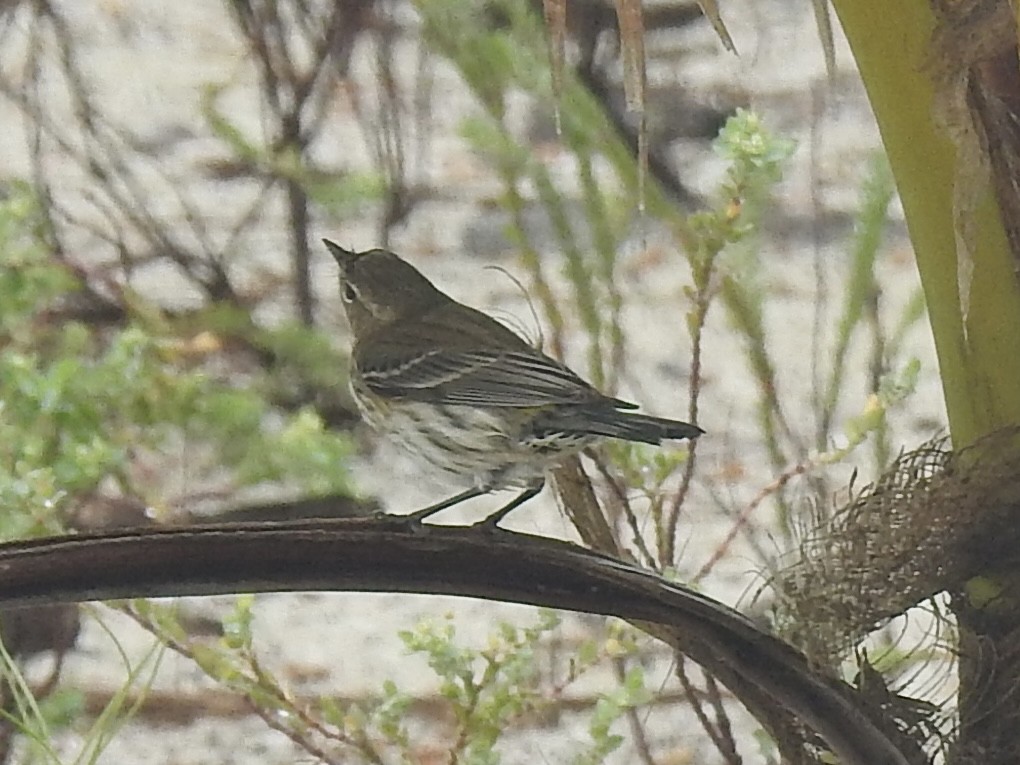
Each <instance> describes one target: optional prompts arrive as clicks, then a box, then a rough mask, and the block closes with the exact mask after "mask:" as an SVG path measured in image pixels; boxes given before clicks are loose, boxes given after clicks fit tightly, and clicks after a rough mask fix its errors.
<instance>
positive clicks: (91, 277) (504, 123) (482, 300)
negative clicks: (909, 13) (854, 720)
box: [0, 0, 948, 765]
mask: <svg viewBox="0 0 1020 765" xmlns="http://www.w3.org/2000/svg"><path fill="white" fill-rule="evenodd" d="M722 14H723V18H724V20H725V22H726V25H727V27H728V29H729V32H730V34H731V36H732V39H733V43H734V45H735V47H736V54H734V53H732V52H729V51H727V50H726V48H725V46H724V45H723V43H722V42H721V41H720V39H719V37H718V36H717V34H716V32H715V31H714V30H713V28H712V25H711V24H710V23H709V22H708V21H707V20H706V19H705V18H704V17H703V15H702V13H701V11H700V9H699V7H698V5H697V4H696V3H694V2H686V1H685V0H664V1H663V2H655V3H646V4H645V26H646V37H645V48H646V53H647V58H648V61H647V66H648V70H647V77H648V89H647V95H646V104H645V111H644V113H639V112H637V111H635V110H633V109H628V102H627V97H626V94H625V89H624V79H625V78H624V71H623V65H622V64H621V43H620V38H619V33H618V31H617V22H616V15H615V12H614V9H613V6H612V4H611V3H608V2H599V1H597V0H572V2H570V3H568V4H567V20H568V21H567V38H566V46H565V53H566V56H565V68H564V71H563V74H562V81H561V82H560V83H559V84H558V86H555V87H554V82H555V81H556V80H557V79H559V78H556V77H554V76H553V72H552V71H551V68H550V63H549V47H548V42H547V34H546V27H545V23H544V19H543V11H542V8H541V5H540V4H539V3H537V2H526V1H525V0H493V1H492V2H477V3H471V2H463V1H462V0H417V2H401V1H399V0H334V1H331V2H326V1H325V0H323V1H322V2H317V1H315V0H249V1H246V2H244V1H241V0H232V1H228V0H223V1H221V2H199V1H198V0H179V1H178V2H175V3H163V2H156V1H155V0H135V1H134V2H127V0H103V1H102V2H97V3H75V2H60V1H58V0H35V1H32V2H30V1H29V0H25V1H24V2H17V1H14V2H6V3H3V4H2V5H0V124H2V125H3V126H4V131H5V132H4V136H3V140H2V141H0V351H2V355H0V507H2V510H0V524H2V531H3V534H4V538H8V539H9V538H18V537H24V536H33V535H40V534H45V533H56V532H62V531H66V530H73V529H90V528H102V527H108V526H113V525H139V524H182V523H187V522H191V521H194V520H196V519H204V518H208V517H213V516H215V517H226V518H247V519H262V518H274V517H299V516H319V515H322V514H329V515H354V514H363V513H368V512H372V511H374V510H377V509H380V508H381V509H384V510H386V511H389V512H398V513H402V512H409V511H412V510H414V509H417V508H420V507H423V506H425V505H426V504H428V503H430V502H432V501H434V500H435V499H438V498H440V497H442V496H444V495H445V493H446V488H445V487H443V485H442V484H438V483H434V479H433V477H431V476H427V475H421V474H419V473H418V472H417V468H416V467H415V466H414V465H413V464H411V463H408V462H407V461H406V459H405V458H404V457H403V456H402V455H401V454H399V453H398V452H396V451H394V450H392V449H391V448H390V447H388V446H387V445H386V444H385V443H379V442H378V441H377V439H376V438H375V436H373V435H372V434H371V433H369V432H368V431H366V430H365V429H364V428H363V427H362V426H361V424H360V423H359V420H358V416H357V414H356V412H355V411H354V409H353V407H352V403H351V399H350V397H349V395H348V393H347V387H346V386H347V379H346V374H347V373H346V353H347V350H348V348H349V338H348V333H347V327H346V325H345V323H344V320H343V317H342V312H341V310H340V304H339V300H338V296H337V294H336V272H335V264H334V263H333V261H332V259H331V258H329V256H328V254H327V253H326V251H325V250H324V248H323V247H322V246H321V244H320V242H319V240H320V239H321V238H322V237H329V238H330V239H333V240H335V241H337V242H338V243H340V244H342V245H343V246H345V247H350V248H354V249H368V248H371V247H377V246H381V247H388V248H391V249H393V250H395V251H396V252H398V253H399V254H401V255H402V256H403V257H405V258H406V259H408V260H409V261H410V262H412V263H413V264H414V265H415V266H416V267H417V268H419V269H420V270H421V271H422V272H424V273H425V274H426V275H427V276H428V277H429V278H430V279H432V280H433V281H434V282H435V283H436V284H437V286H439V287H440V288H441V289H443V290H444V291H446V292H448V293H450V294H451V295H453V296H454V297H456V298H457V299H458V300H461V301H462V302H466V303H468V304H470V305H473V306H475V307H478V308H481V309H484V310H486V311H487V312H489V313H490V314H492V315H494V316H496V317H497V318H499V319H501V320H503V321H505V322H506V323H507V324H508V325H509V326H511V327H512V328H514V329H515V330H517V331H519V332H521V333H522V334H523V335H525V336H527V337H529V338H530V339H532V340H534V341H536V342H541V343H542V345H543V348H544V349H545V350H546V352H548V353H551V354H553V355H556V356H558V357H560V358H562V359H564V360H565V361H566V362H567V363H568V364H570V365H571V366H572V367H573V368H574V369H576V370H577V371H578V372H579V373H581V374H582V375H584V376H585V377H587V378H588V379H590V380H592V381H593V382H594V383H595V384H596V385H597V386H598V387H599V388H600V389H602V390H603V391H605V392H607V393H611V394H613V395H619V396H621V397H623V398H626V399H628V400H633V401H636V402H640V403H641V405H642V406H643V407H644V408H645V409H646V410H648V411H651V412H653V413H656V414H660V415H663V416H671V417H676V418H679V419H691V418H695V419H696V421H697V422H698V423H699V424H700V425H701V426H702V427H703V428H705V430H706V431H707V435H706V436H705V437H704V438H702V439H701V440H700V442H699V444H698V447H697V454H696V458H695V457H694V456H692V455H691V454H689V453H688V451H687V449H686V447H685V446H677V447H669V448H665V449H663V450H653V449H646V448H644V447H639V446H634V445H619V444H610V445H607V446H606V447H605V448H602V449H599V450H597V451H594V452H592V453H590V454H588V455H586V458H585V466H586V469H587V472H588V474H589V476H590V477H591V479H592V481H593V483H594V485H595V488H596V491H597V493H598V496H599V497H600V498H601V499H602V501H603V507H604V510H605V513H606V516H607V519H608V520H609V523H610V526H611V527H612V529H613V530H614V533H615V534H616V535H617V536H618V539H619V541H620V543H621V544H622V545H623V546H624V547H625V548H626V549H627V550H629V551H630V552H631V554H632V555H633V556H634V558H635V559H636V560H638V561H639V562H641V563H643V564H645V565H648V566H651V567H654V568H657V569H659V570H661V571H666V572H669V573H670V574H671V575H674V576H676V577H677V578H679V579H680V580H681V581H684V582H689V583H693V584H695V585H696V586H698V587H699V588H703V589H704V591H706V592H707V593H709V594H711V595H712V596H713V597H716V598H718V599H720V600H722V601H724V602H726V603H729V604H732V605H735V606H737V607H739V608H741V609H742V610H745V611H747V612H749V613H751V614H753V615H754V616H755V618H757V619H760V620H761V622H762V624H766V625H770V626H772V627H775V628H776V629H780V630H786V633H785V634H793V633H796V631H797V625H796V624H792V623H791V622H792V621H795V614H794V612H793V611H786V612H784V611H783V606H782V600H783V599H782V597H781V593H780V594H778V595H777V593H776V592H775V591H774V589H773V588H770V587H769V586H768V584H769V582H770V581H771V580H772V577H773V574H774V572H775V571H776V570H777V569H778V568H779V567H781V566H782V565H783V562H784V560H786V559H787V556H788V555H789V553H790V552H791V551H795V550H796V549H797V548H798V545H799V544H800V541H801V540H802V539H803V538H804V533H805V530H806V529H809V528H811V527H812V526H813V524H815V523H816V522H818V520H819V518H822V517H825V516H826V515H827V514H828V513H829V512H830V511H831V510H832V509H833V508H834V507H836V506H837V505H838V504H839V503H840V502H843V501H845V500H846V499H847V497H848V489H847V487H848V486H849V485H851V484H852V480H856V482H857V483H858V484H862V483H867V482H868V481H871V480H872V479H873V478H875V477H876V476H877V475H878V474H879V473H880V472H881V471H882V470H883V469H884V468H886V467H887V466H888V465H889V464H890V462H891V461H892V460H893V459H894V458H895V456H896V455H897V453H898V452H899V450H900V449H901V448H902V447H904V446H915V445H917V444H920V443H922V442H924V441H926V440H928V439H930V438H933V437H937V436H938V435H939V434H940V433H941V432H942V431H943V429H944V427H945V411H944V405H943V403H942V396H941V389H940V386H939V380H938V370H937V367H936V362H935V356H934V350H933V347H932V343H931V338H930V332H929V330H928V325H927V322H926V321H925V320H924V318H925V308H924V301H923V297H922V294H921V291H920V288H919V284H918V278H917V272H916V267H915V265H914V262H913V256H912V253H911V251H910V246H909V243H908V241H907V239H906V233H905V226H904V223H903V219H902V211H901V210H900V208H899V205H898V202H897V200H896V198H895V195H894V192H893V189H892V181H891V176H890V172H889V170H888V167H887V165H886V163H885V160H884V157H883V155H882V153H881V150H880V145H879V139H878V134H877V130H876V128H875V125H874V122H873V119H872V117H871V114H870V111H869V108H868V104H867V100H866V97H865V94H864V91H863V88H862V86H861V84H860V81H859V79H858V76H857V74H856V71H855V69H854V66H853V61H852V59H851V57H850V55H849V52H848V49H847V47H846V44H845V42H844V41H843V40H842V39H841V38H840V37H839V33H838V30H837V32H836V39H835V47H834V49H833V50H832V51H831V60H830V62H829V66H828V68H827V65H826V52H825V48H824V46H823V44H822V43H821V42H820V39H819V31H818V30H819V17H818V15H817V14H816V9H815V7H813V5H812V4H811V3H809V2H808V1H807V0H800V1H799V2H789V1H788V0H758V2H754V3H724V4H723V7H722ZM823 26H824V25H823ZM642 126H643V127H642ZM643 128H644V130H645V133H644V135H642V129H643ZM642 148H646V149H647V158H648V162H647V167H642V166H641V163H640V162H639V161H638V156H639V153H640V152H639V150H640V149H642ZM852 477H853V478H852ZM499 499H500V498H498V497H487V498H481V499H479V500H477V501H476V502H474V503H472V504H471V505H468V506H465V507H464V508H463V509H461V508H457V509H456V510H453V511H450V512H449V513H446V514H444V515H443V516H442V517H441V518H440V519H437V520H438V521H439V522H443V523H458V522H469V521H471V520H473V519H475V518H480V517H483V516H484V515H485V513H486V511H491V510H492V509H493V508H495V507H496V506H498V505H497V503H498V502H499ZM506 525H507V526H509V527H511V528H515V529H520V530H523V531H528V532H533V533H541V534H547V535H551V536H557V537H562V538H567V539H572V540H576V539H577V538H578V535H577V532H576V530H575V529H574V527H573V526H572V525H571V523H570V522H569V521H568V520H567V518H566V516H565V515H564V513H563V512H562V510H561V509H560V508H559V507H558V505H557V503H556V501H555V498H554V497H553V496H552V493H551V492H550V491H547V492H545V493H544V494H543V495H542V497H540V498H539V500H537V501H535V502H533V503H531V504H529V505H528V506H526V507H525V508H523V509H521V510H520V511H518V512H516V513H515V514H514V515H513V516H511V517H510V518H509V519H508V521H507V523H506ZM784 620H785V621H784ZM801 626H802V625H801ZM933 630H934V628H933V627H932V622H931V620H930V619H926V618H924V617H923V615H922V616H918V617H916V618H914V619H913V620H909V621H908V620H902V621H900V622H897V623H896V624H895V626H894V627H889V628H887V632H886V633H884V635H883V634H879V635H878V636H877V637H875V638H874V639H875V640H876V641H877V644H879V645H883V644H884V645H889V644H896V645H897V646H900V647H901V649H902V655H903V657H904V661H905V662H906V664H907V665H910V662H911V661H912V659H911V658H910V657H911V656H915V655H917V654H916V653H914V652H913V648H912V647H914V646H917V645H926V646H929V647H930V648H931V651H930V652H929V653H928V654H927V655H926V658H927V659H928V660H929V662H930V663H929V664H928V667H929V671H926V672H909V671H907V669H905V670H904V672H905V674H907V675H909V682H910V683H911V684H912V688H913V690H914V691H915V692H916V693H918V694H919V695H921V696H926V697H931V698H932V699H934V700H935V701H941V700H942V696H944V695H946V694H947V693H948V690H947V683H946V676H945V674H944V673H945V671H946V670H945V667H944V664H943V663H942V662H940V661H939V658H940V657H939V655H938V652H937V650H936V649H935V648H934V647H932V646H934V645H935V644H936V643H937V642H938V640H937V634H936V632H935V631H933ZM3 636H4V640H5V644H6V647H7V651H8V652H9V653H10V655H11V657H10V658H11V661H9V662H7V663H6V670H5V674H4V681H3V703H4V705H5V710H6V712H7V713H8V714H9V715H10V719H9V720H7V721H6V722H3V723H0V761H3V762H61V763H69V762H100V763H125V762H147V763H167V764H168V765H169V764H170V763H174V764H175V765H184V764H185V763H208V762H218V763H219V762H222V763H261V764H263V765H271V764H273V763H284V762H287V763H291V762H320V761H321V762H330V763H332V762H337V763H339V762H343V763H353V762H369V763H389V762H413V763H431V762H464V763H490V762H497V761H501V762H504V763H523V762H534V761H536V760H539V761H543V762H571V763H574V762H576V763H597V762H603V761H605V762H613V763H623V762H645V763H662V764H663V765H667V764H671V765H680V764H681V763H688V762H690V763H694V762H699V763H700V762H727V763H729V762H734V763H735V762H739V761H744V762H771V761H777V757H778V755H777V751H776V748H775V745H774V744H773V743H772V742H771V741H770V740H769V739H768V737H767V736H765V735H764V734H763V733H762V731H761V729H760V727H759V725H758V723H756V721H755V720H754V719H753V718H751V717H750V716H749V715H747V714H746V713H745V712H744V711H743V709H742V708H741V707H740V706H739V705H738V704H737V703H735V702H734V701H733V699H731V698H730V697H729V696H728V692H727V691H726V690H725V689H724V688H721V687H720V686H719V685H718V684H716V683H715V681H714V680H713V679H712V678H711V677H709V676H706V675H704V674H703V673H701V672H700V671H699V670H698V668H697V667H696V666H694V665H686V664H684V663H683V662H682V661H680V662H678V661H677V659H676V658H675V657H674V656H672V654H670V653H669V652H668V651H667V650H666V649H665V648H664V647H662V646H659V645H658V644H656V643H655V642H654V641H653V640H652V639H651V638H648V637H647V636H644V635H643V634H642V633H640V632H638V631H637V630H635V629H634V628H633V627H631V626H629V625H626V624H623V623H620V622H617V621H614V620H611V619H604V618H601V617H592V616H583V615H577V614H558V613H545V612H538V611H536V610H535V609H532V608H526V607H519V606H509V605H498V604H493V603H482V602H472V601H464V600H456V599H452V598H440V597H423V596H404V595H388V596H382V595H361V594H337V595H330V594H323V593H315V594H293V595H262V596H258V597H256V598H251V597H247V596H241V597H238V598H207V599H197V598H195V599H181V600H179V601H174V602H158V603H134V604H119V605H109V606H107V605H99V604H91V605H88V606H85V607H82V608H81V609H78V608H75V607H67V608H53V609H48V610H45V611H44V612H41V613H40V612H38V611H35V612H33V613H31V614H26V613H23V612H11V613H10V614H7V615H5V617H4V619H3ZM883 641H884V642H883ZM903 646H907V648H903ZM933 658H934V659H935V661H934V662H932V659H933ZM943 658H945V657H943ZM932 666H934V667H935V669H934V672H932V671H930V670H931V667H932ZM910 667H912V665H910ZM836 671H839V670H838V666H837V668H836ZM933 677H934V678H935V679H933ZM29 692H31V693H32V697H33V698H35V699H37V701H35V702H32V703H29V702H28V701H27V699H28V698H29ZM741 758H743V759H741Z"/></svg>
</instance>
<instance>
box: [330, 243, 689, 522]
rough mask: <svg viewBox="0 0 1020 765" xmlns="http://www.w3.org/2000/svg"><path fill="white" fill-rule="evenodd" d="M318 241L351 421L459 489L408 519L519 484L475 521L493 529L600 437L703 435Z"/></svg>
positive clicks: (420, 285) (428, 286)
mask: <svg viewBox="0 0 1020 765" xmlns="http://www.w3.org/2000/svg"><path fill="white" fill-rule="evenodd" d="M323 241H324V243H325V245H326V247H327V248H329V251H330V253H331V254H332V255H333V257H334V258H335V259H336V262H337V264H338V265H339V266H340V297H341V298H342V300H343V304H344V308H345V309H346V313H347V320H348V322H349V323H350V326H351V333H352V335H353V338H354V347H353V349H352V352H351V378H350V379H351V391H352V393H353V395H354V400H355V401H356V402H357V405H358V408H359V409H360V410H361V413H362V415H363V416H364V418H365V420H367V421H368V423H369V425H371V426H372V427H373V428H375V429H377V430H380V431H382V432H384V433H387V434H389V435H390V436H391V437H392V438H393V439H394V440H395V441H396V442H397V443H398V444H399V445H400V446H402V447H403V448H405V449H406V450H408V451H410V452H411V453H412V454H413V455H415V456H417V457H418V458H419V459H422V460H424V461H425V462H426V463H427V464H429V465H430V466H432V467H433V468H436V469H437V470H439V471H442V472H443V473H446V474H447V475H449V476H452V477H453V478H455V479H457V480H458V481H459V482H460V483H461V484H464V485H466V486H467V487H468V488H467V489H466V490H465V491H462V492H461V493H459V494H457V495H455V496H453V497H450V498H449V499H447V500H444V501H442V502H439V503H437V504H435V505H431V506H429V507H426V508H424V509H423V510H419V511H418V512H416V513H414V514H413V515H412V516H411V517H412V518H414V519H415V520H417V521H421V520H423V519H424V518H426V517H428V516H430V515H432V514H433V513H436V512H438V511H440V510H443V509H445V508H448V507H451V506H453V505H455V504H457V503H458V502H461V501H463V500H466V499H469V498H471V497H476V496H480V495H482V494H486V493H488V492H491V491H495V490H498V489H509V488H516V489H521V490H522V491H521V493H520V494H519V495H518V496H517V497H516V498H514V499H513V500H512V501H511V502H510V503H508V504H507V505H505V506H503V507H502V508H500V509H499V510H498V511H496V512H495V513H494V514H493V515H490V516H489V517H488V518H486V519H485V520H484V521H482V523H484V524H486V525H490V526H495V525H496V524H497V523H498V522H499V521H500V520H501V519H502V518H504V517H505V516H506V514H507V513H509V512H510V511H511V510H513V509H514V508H516V507H518V506H520V505H521V504H523V503H524V502H526V501H527V500H529V499H531V498H532V497H534V496H535V495H536V494H538V492H539V491H541V489H542V486H543V484H544V482H545V472H546V470H547V469H548V468H550V467H552V466H553V465H555V464H556V462H557V460H558V459H560V458H562V457H564V456H566V455H569V454H573V453H576V452H577V451H579V450H580V449H583V448H584V447H586V446H588V445H589V444H592V443H593V442H595V441H597V440H599V439H601V438H606V437H609V438H621V439H624V440H627V441H640V442H643V443H648V444H659V443H661V442H662V441H663V440H664V439H670V438H696V437H697V436H699V435H701V433H702V432H703V431H702V430H701V428H699V427H697V426H696V425H690V424H688V423H686V422H679V421H677V420H667V419H663V418H661V417H652V416H650V415H647V414H638V413H636V412H634V411H633V410H634V409H637V406H636V405H635V404H630V403H627V402H626V401H621V400H620V399H617V398H611V397H610V396H606V395H603V394H602V393H599V392H598V391H597V390H595V388H593V387H592V386H591V385H589V384H588V383H586V382H585V381H584V380H582V379H581V378H580V377H578V376H577V375H576V374H574V373H573V372H572V371H571V370H569V369H568V368H567V367H566V366H564V365H563V364H561V363H560V362H558V361H556V360H555V359H552V358H549V357H548V356H546V355H545V354H544V353H542V352H541V351H538V350H536V349H535V348H533V347H532V346H530V345H529V344H528V343H527V342H526V341H525V340H523V339H522V338H520V337H518V336H517V335H516V334H514V333H513V332H511V331H510V330H509V329H507V328H506V327H504V326H503V325H502V324H500V323H499V322H497V321H496V320H495V319H492V318H490V317H488V316H486V315H485V314H484V313H482V312H481V311H476V310H475V309H474V308H469V307H468V306H466V305H463V304H462V303H458V302H457V301H456V300H454V299H453V298H451V297H449V296H448V295H446V294H444V293H443V292H440V291H439V290H438V289H436V287H435V286H433V284H432V282H430V281H429V280H428V279H426V278H425V277H424V276H422V275H421V273H419V272H418V270H417V269H415V268H414V267H413V266H411V265H410V264H409V263H407V262H405V261H404V260H402V259H401V258H399V257H398V256H397V255H395V254H394V253H392V252H389V251H387V250H378V249H377V250H368V251H366V252H352V251H350V250H345V249H344V248H343V247H340V246H339V245H337V244H335V243H333V242H330V241H328V240H323Z"/></svg>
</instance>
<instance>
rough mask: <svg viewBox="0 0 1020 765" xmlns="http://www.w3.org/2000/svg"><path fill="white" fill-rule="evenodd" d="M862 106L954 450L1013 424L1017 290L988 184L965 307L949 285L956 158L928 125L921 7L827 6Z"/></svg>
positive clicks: (1019, 330) (900, 3) (924, 11)
mask: <svg viewBox="0 0 1020 765" xmlns="http://www.w3.org/2000/svg"><path fill="white" fill-rule="evenodd" d="M833 5H834V6H835V8H836V12H837V14H838V15H839V18H840V21H841V22H842V25H843V29H844V31H845V32H846V35H847V38H848V39H849V41H850V45H851V48H852V49H853V52H854V56H855V58H856V60H857V64H858V67H859V68H860V72H861V76H862V78H863V79H864V84H865V87H866V88H867V91H868V95H869V97H870V99H871V105H872V108H873V109H874V112H875V118H876V119H877V121H878V126H879V129H880V130H881V133H882V140H883V142H884V144H885V148H886V151H887V153H888V155H889V162H890V164H891V166H892V170H893V174H894V176H895V178H896V185H897V188H898V190H899V194H900V199H901V200H902V202H903V208H904V211H905V213H906V217H907V226H908V229H909V231H910V238H911V241H912V242H913V245H914V250H915V253H916V256H917V265H918V269H919V270H920V274H921V282H922V284H923V286H924V291H925V295H926V297H927V302H928V311H929V316H930V320H931V325H932V332H933V334H934V337H935V346H936V350H937V352H938V358H939V366H940V372H941V376H942V385H943V390H944V395H945V400H946V409H947V411H948V414H949V423H950V428H951V430H952V436H953V441H954V443H955V445H956V446H957V447H961V446H966V445H967V444H970V443H972V442H973V441H974V440H976V439H977V438H979V437H981V436H983V435H985V434H987V433H989V432H992V431H994V430H997V429H999V428H1002V427H1005V426H1008V425H1018V424H1020V384H1018V381H1020V288H1018V281H1017V278H1016V276H1015V274H1014V272H1013V269H1014V264H1013V256H1012V254H1011V252H1010V249H1009V246H1008V243H1007V240H1006V235H1005V232H1004V230H1003V226H1002V221H1001V218H1000V214H999V209H998V206H997V204H996V200H995V198H994V194H993V192H992V190H991V186H990V184H989V185H988V187H987V188H986V189H985V190H984V191H983V193H982V194H981V195H980V198H979V201H978V202H977V204H976V205H975V206H974V208H973V209H972V210H971V211H969V213H968V214H969V215H971V216H972V218H971V221H972V224H973V229H972V230H973V232H974V233H973V238H972V240H971V241H970V242H969V243H968V245H969V249H970V251H971V257H972V258H973V265H974V271H973V280H972V282H971V285H970V292H969V294H970V308H969V312H968V313H967V315H966V316H964V312H963V308H962V305H963V303H962V301H961V297H960V294H961V291H960V288H959V286H958V280H957V262H958V257H961V255H960V254H959V253H958V252H957V236H956V231H955V229H954V211H953V189H954V180H955V172H956V158H957V153H956V149H955V147H954V145H953V144H952V142H951V141H950V139H949V137H948V136H947V135H946V134H945V133H944V132H943V131H941V130H940V129H939V127H938V126H937V125H936V121H935V116H934V115H935V103H936V92H935V86H934V83H933V80H932V77H931V71H932V67H931V66H930V65H929V55H930V54H929V51H930V41H931V34H932V30H933V29H934V28H935V17H934V16H933V14H932V11H931V8H930V6H929V3H928V2H926V0H833Z"/></svg>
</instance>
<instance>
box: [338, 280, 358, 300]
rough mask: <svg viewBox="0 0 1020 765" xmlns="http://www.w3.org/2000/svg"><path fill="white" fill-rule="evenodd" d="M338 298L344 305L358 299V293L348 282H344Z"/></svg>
mask: <svg viewBox="0 0 1020 765" xmlns="http://www.w3.org/2000/svg"><path fill="white" fill-rule="evenodd" d="M340 297H342V298H343V301H344V302H345V303H353V302H354V301H355V300H357V298H358V292H357V290H355V289H354V287H352V286H351V285H350V283H348V282H344V283H343V286H342V287H341V288H340Z"/></svg>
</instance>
